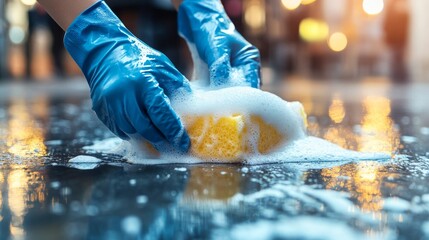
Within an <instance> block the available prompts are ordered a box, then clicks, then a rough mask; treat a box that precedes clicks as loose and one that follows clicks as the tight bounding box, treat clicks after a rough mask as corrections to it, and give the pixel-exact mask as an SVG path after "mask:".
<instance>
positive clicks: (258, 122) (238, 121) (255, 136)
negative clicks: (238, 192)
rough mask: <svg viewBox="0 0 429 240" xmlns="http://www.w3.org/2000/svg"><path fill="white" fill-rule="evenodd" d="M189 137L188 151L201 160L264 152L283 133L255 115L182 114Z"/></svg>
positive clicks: (238, 157)
mask: <svg viewBox="0 0 429 240" xmlns="http://www.w3.org/2000/svg"><path fill="white" fill-rule="evenodd" d="M183 122H184V124H185V127H186V130H187V132H188V134H189V136H190V138H191V150H190V152H191V154H192V155H194V156H196V157H199V158H202V159H217V160H224V161H228V162H238V161H241V160H242V159H241V158H242V156H243V154H246V153H258V152H259V153H261V154H266V153H269V152H270V151H271V150H273V149H274V148H276V147H277V146H278V145H279V144H280V143H282V142H284V141H285V140H286V136H284V135H283V134H281V132H280V131H279V130H278V129H277V128H276V127H275V126H273V125H270V124H267V123H266V122H265V121H264V119H263V118H262V117H260V116H257V115H252V116H250V119H249V120H246V119H245V117H244V116H243V115H240V114H235V115H230V116H222V117H215V116H213V115H208V116H195V117H190V116H187V117H184V118H183Z"/></svg>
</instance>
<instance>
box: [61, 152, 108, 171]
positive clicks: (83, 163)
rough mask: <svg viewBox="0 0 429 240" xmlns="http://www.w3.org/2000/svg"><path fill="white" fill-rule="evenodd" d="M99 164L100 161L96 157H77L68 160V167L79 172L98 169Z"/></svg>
mask: <svg viewBox="0 0 429 240" xmlns="http://www.w3.org/2000/svg"><path fill="white" fill-rule="evenodd" d="M101 162H102V160H101V159H99V158H96V157H92V156H86V155H79V156H76V157H74V158H72V159H70V160H69V161H68V166H69V167H72V168H77V169H80V170H90V169H94V168H96V167H98V166H99V165H100V163H101Z"/></svg>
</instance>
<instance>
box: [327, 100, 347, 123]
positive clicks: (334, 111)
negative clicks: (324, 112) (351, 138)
mask: <svg viewBox="0 0 429 240" xmlns="http://www.w3.org/2000/svg"><path fill="white" fill-rule="evenodd" d="M345 115H346V111H345V109H344V103H343V101H342V100H341V99H340V98H338V97H336V98H334V100H332V104H331V106H329V117H330V118H331V119H332V121H333V122H334V123H341V122H342V121H343V119H344V117H345Z"/></svg>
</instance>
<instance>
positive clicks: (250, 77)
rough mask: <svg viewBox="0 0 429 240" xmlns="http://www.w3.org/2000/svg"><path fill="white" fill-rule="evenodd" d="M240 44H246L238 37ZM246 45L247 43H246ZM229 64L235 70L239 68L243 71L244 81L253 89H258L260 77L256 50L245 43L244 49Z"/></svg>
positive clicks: (258, 56) (258, 57)
mask: <svg viewBox="0 0 429 240" xmlns="http://www.w3.org/2000/svg"><path fill="white" fill-rule="evenodd" d="M240 39H241V42H243V41H244V42H246V40H244V38H242V37H241V35H240ZM246 43H247V42H246ZM231 64H232V66H233V67H235V68H239V69H240V70H241V71H243V75H244V77H245V81H246V82H247V83H248V84H250V85H251V87H253V88H259V87H260V82H261V80H260V79H261V77H260V75H261V74H260V66H261V64H260V55H259V51H258V49H257V48H256V47H255V46H253V45H251V44H249V43H247V44H246V46H245V47H242V48H241V50H239V51H237V52H236V53H235V54H234V55H233V57H232V59H231Z"/></svg>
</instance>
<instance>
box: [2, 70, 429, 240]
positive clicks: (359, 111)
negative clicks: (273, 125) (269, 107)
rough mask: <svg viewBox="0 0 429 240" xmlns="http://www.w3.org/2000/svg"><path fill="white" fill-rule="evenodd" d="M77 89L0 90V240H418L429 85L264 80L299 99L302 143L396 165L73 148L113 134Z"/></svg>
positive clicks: (425, 193)
mask: <svg viewBox="0 0 429 240" xmlns="http://www.w3.org/2000/svg"><path fill="white" fill-rule="evenodd" d="M85 84H86V83H85V82H84V81H80V80H76V81H68V82H56V83H42V84H12V85H11V84H3V85H1V87H0V135H1V138H0V191H1V194H0V239H190V238H192V239H194V238H196V239H208V238H212V239H429V184H428V182H429V181H428V180H429V147H428V146H429V144H428V143H429V112H428V107H427V102H428V96H427V93H428V92H429V84H413V85H407V86H393V85H390V84H389V83H388V81H387V80H386V79H382V78H378V79H368V80H364V81H362V82H359V83H342V82H334V81H332V82H326V81H325V82H318V81H308V80H301V81H297V80H290V81H289V82H288V83H287V84H285V83H278V84H266V86H265V88H266V89H267V90H269V91H272V92H274V93H276V94H278V95H279V96H281V97H283V98H284V99H286V100H299V101H301V102H302V103H303V105H304V107H305V109H306V111H307V113H308V115H309V118H308V121H309V132H310V134H311V135H315V136H318V137H322V138H325V139H327V140H329V141H332V142H334V143H336V144H338V145H341V146H343V147H344V148H348V149H353V150H359V151H367V152H387V153H392V155H393V156H394V157H392V159H391V160H389V161H385V162H374V161H362V162H349V161H348V160H347V159H344V161H343V162H330V163H326V162H314V163H305V164H304V163H277V164H267V165H258V166H244V165H220V164H217V165H216V164H199V165H179V164H175V165H157V166H143V165H131V164H128V163H126V162H125V161H124V160H122V159H121V157H119V156H117V155H113V154H109V153H106V152H94V151H89V150H85V149H84V147H85V146H89V145H91V144H93V143H94V142H96V141H99V140H103V139H107V138H111V137H113V135H112V134H110V133H109V132H108V131H107V129H106V128H105V127H103V126H102V125H101V123H100V122H99V121H98V120H97V118H96V117H95V115H94V114H93V113H92V112H91V110H90V101H89V99H88V90H87V88H86V85H85ZM80 155H89V156H93V157H96V158H98V159H101V160H102V161H101V162H97V161H95V162H92V163H85V164H82V163H72V162H69V160H70V159H72V158H74V157H76V156H80ZM297 161H298V162H299V159H297Z"/></svg>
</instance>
